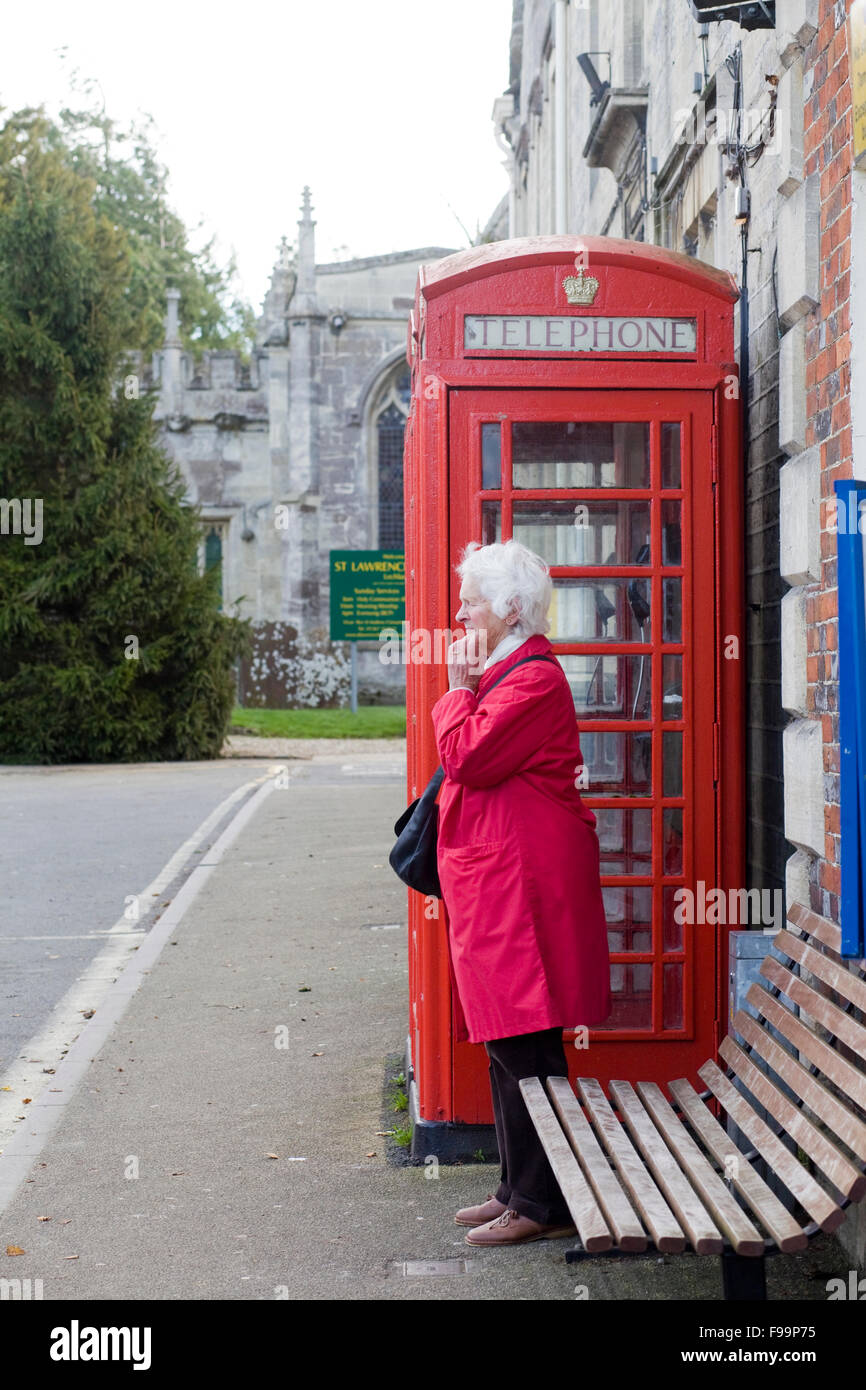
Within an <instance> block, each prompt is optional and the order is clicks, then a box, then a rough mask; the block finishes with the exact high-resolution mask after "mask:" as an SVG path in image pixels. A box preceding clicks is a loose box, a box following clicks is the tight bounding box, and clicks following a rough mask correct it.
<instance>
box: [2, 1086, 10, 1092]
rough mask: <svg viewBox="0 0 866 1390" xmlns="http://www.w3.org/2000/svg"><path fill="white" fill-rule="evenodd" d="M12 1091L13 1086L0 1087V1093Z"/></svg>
mask: <svg viewBox="0 0 866 1390" xmlns="http://www.w3.org/2000/svg"><path fill="white" fill-rule="evenodd" d="M11 1090H12V1087H11V1086H0V1091H11Z"/></svg>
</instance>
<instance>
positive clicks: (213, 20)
mask: <svg viewBox="0 0 866 1390" xmlns="http://www.w3.org/2000/svg"><path fill="white" fill-rule="evenodd" d="M2 22H3V37H2V51H0V106H2V107H5V108H7V110H17V109H19V108H20V107H22V106H33V105H39V104H40V103H43V102H44V103H45V105H46V106H47V107H48V109H49V110H50V111H52V112H53V111H56V110H57V109H59V107H60V106H61V105H63V104H65V103H67V102H69V96H70V85H69V75H70V74H71V72H72V71H73V70H74V69H78V71H79V74H80V76H81V77H83V78H92V79H95V80H96V81H97V82H98V83H99V85H100V88H101V93H102V96H103V98H104V101H105V109H106V111H107V113H108V114H109V115H110V116H112V117H113V118H114V119H116V120H119V121H120V122H124V121H126V120H128V119H131V118H133V117H135V115H136V114H137V113H139V112H148V113H149V114H150V115H152V116H153V117H154V119H155V121H156V125H157V129H158V143H159V150H160V157H161V159H162V160H163V162H164V163H165V164H167V165H168V168H169V171H170V182H169V185H168V195H169V201H170V203H171V204H172V205H173V206H174V207H175V209H176V210H177V211H178V212H179V213H180V215H181V216H182V217H183V218H184V220H185V221H186V222H187V224H188V225H189V224H195V223H198V222H199V220H202V221H203V223H204V229H205V231H206V232H207V233H208V234H210V233H216V234H217V237H218V247H219V250H220V252H221V253H222V257H223V258H225V257H226V256H227V254H228V253H229V251H230V250H231V249H232V248H234V250H235V251H236V253H237V259H238V268H239V273H240V286H239V287H240V289H241V292H242V293H243V294H244V296H245V297H246V298H248V299H249V300H251V301H252V304H253V307H254V308H255V309H256V310H258V309H259V308H260V305H261V300H262V297H263V295H264V293H265V290H266V289H267V283H268V278H269V275H270V269H271V266H272V265H273V262H274V260H275V258H276V248H277V245H278V243H279V240H280V237H281V236H282V235H284V234H285V235H286V236H287V237H288V239H289V240H290V241H292V240H294V238H295V233H296V223H297V219H298V215H299V214H298V209H299V205H300V201H301V191H302V189H303V186H304V184H305V183H308V184H309V185H310V187H311V189H312V195H313V208H314V213H313V215H314V217H315V219H316V222H317V226H316V258H317V260H319V261H327V260H334V259H342V258H343V257H345V256H346V255H347V254H351V255H355V256H371V255H376V254H378V253H381V252H387V251H397V250H405V249H409V248H412V247H421V246H433V245H439V246H453V247H455V248H456V247H461V246H465V245H466V244H467V238H466V236H465V235H464V233H463V232H462V231H461V228H460V226H459V223H458V221H457V218H459V219H460V221H462V222H463V223H464V224H465V226H466V227H467V228H468V229H469V231H470V232H471V233H472V234H473V235H474V234H475V229H476V224H480V225H481V226H482V227H483V225H484V223H485V222H486V221H487V219H488V217H489V216H490V214H491V213H492V211H493V209H494V207H495V206H496V204H497V203H498V202H499V199H500V198H501V197H502V195H503V194H504V193H505V191H506V189H507V180H506V175H505V170H504V168H503V166H502V158H503V156H502V155H501V153H500V152H499V150H498V148H497V146H496V143H495V140H494V136H493V125H492V122H491V119H490V115H491V110H492V106H493V101H494V99H495V98H496V97H497V96H498V95H499V93H500V92H502V91H503V90H504V88H505V87H506V86H507V84H508V45H509V35H510V28H511V0H434V3H432V4H428V3H422V0H366V2H365V0H319V3H317V4H316V3H312V0H282V2H281V3H279V4H275V3H272V2H271V0H256V3H250V4H242V3H237V0H234V2H233V3H231V4H228V3H224V0H213V2H212V3H209V4H201V3H198V0H172V2H169V0H148V3H146V4H143V5H135V6H133V5H131V4H128V3H123V0H120V3H118V0H114V3H111V4H108V3H105V2H104V0H38V2H37V3H36V4H34V5H32V6H25V5H17V6H15V7H14V8H13V7H12V6H6V7H4V15H3V21H2ZM63 49H65V56H63V55H62V54H61V50H63ZM97 95H98V94H97ZM449 204H450V207H451V208H452V209H453V212H452V211H450V210H449ZM455 214H456V217H455ZM204 239H206V237H202V236H199V237H198V238H197V241H201V240H204Z"/></svg>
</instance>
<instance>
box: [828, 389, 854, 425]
mask: <svg viewBox="0 0 866 1390" xmlns="http://www.w3.org/2000/svg"><path fill="white" fill-rule="evenodd" d="M850 423H851V401H850V399H849V397H848V396H847V395H845V396H841V397H840V398H839V400H838V401H837V402H836V404H835V405H834V406H833V409H832V412H831V414H830V432H831V434H837V433H838V432H839V430H841V429H843V428H844V426H845V425H850Z"/></svg>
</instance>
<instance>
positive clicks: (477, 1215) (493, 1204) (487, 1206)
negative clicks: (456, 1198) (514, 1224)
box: [454, 1192, 508, 1226]
mask: <svg viewBox="0 0 866 1390" xmlns="http://www.w3.org/2000/svg"><path fill="white" fill-rule="evenodd" d="M487 1196H488V1198H489V1201H487V1202H483V1203H482V1204H481V1206H480V1207H463V1208H462V1209H461V1210H460V1211H458V1213H457V1215H456V1216H455V1218H454V1220H455V1221H456V1222H457V1225H458V1226H483V1225H484V1224H485V1222H487V1221H492V1220H493V1219H494V1217H497V1216H501V1215H502V1213H503V1212H504V1211H507V1210H508V1208H507V1207H506V1205H505V1203H504V1202H500V1201H499V1200H498V1199H497V1198H496V1197H494V1196H493V1193H492V1192H488V1194H487Z"/></svg>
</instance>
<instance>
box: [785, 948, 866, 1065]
mask: <svg viewBox="0 0 866 1390" xmlns="http://www.w3.org/2000/svg"><path fill="white" fill-rule="evenodd" d="M761 974H762V975H763V976H764V979H765V980H769V981H770V983H771V984H773V985H775V986H776V988H777V989H780V990H781V991H782V993H783V994H785V995H787V997H788V998H789V999H790V1001H791V1003H792V1004H796V1005H797V1007H798V1008H800V1009H805V1011H806V1013H807V1014H808V1015H809V1017H810V1018H814V1019H815V1021H816V1023H820V1024H821V1027H822V1028H826V1029H827V1031H828V1032H829V1033H832V1034H833V1037H834V1038H838V1039H839V1041H840V1042H843V1043H845V1045H846V1047H850V1049H851V1051H852V1052H856V1053H857V1055H858V1056H859V1057H862V1058H863V1060H864V1061H866V1028H864V1027H863V1024H862V1023H858V1022H857V1020H856V1018H852V1016H851V1015H850V1014H846V1013H843V1011H842V1010H841V1009H840V1008H837V1006H836V1005H835V1004H834V1003H833V1001H832V1000H831V999H826V998H825V997H824V995H823V994H819V993H818V991H817V990H814V989H812V987H811V985H808V984H807V983H806V981H805V980H801V979H800V977H799V976H798V975H792V974H791V971H790V970H788V969H786V967H785V966H784V965H781V964H780V963H779V961H777V960H774V959H773V957H772V956H768V957H767V959H766V960H765V961H762V962H761ZM804 1027H805V1024H804Z"/></svg>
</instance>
